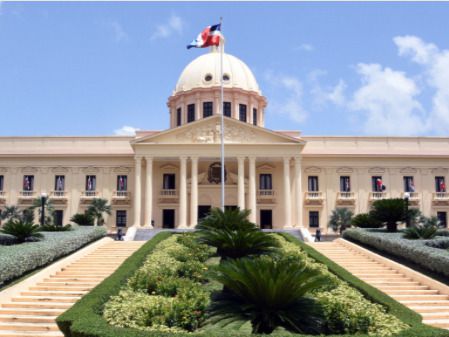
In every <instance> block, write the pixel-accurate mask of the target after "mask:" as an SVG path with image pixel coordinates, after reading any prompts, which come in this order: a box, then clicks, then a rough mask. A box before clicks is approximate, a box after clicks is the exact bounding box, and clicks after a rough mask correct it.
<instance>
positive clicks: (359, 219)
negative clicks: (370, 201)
mask: <svg viewBox="0 0 449 337" xmlns="http://www.w3.org/2000/svg"><path fill="white" fill-rule="evenodd" d="M351 225H352V226H354V227H359V228H381V227H383V226H384V225H383V223H382V222H381V221H379V220H376V219H374V218H373V217H372V216H371V215H370V214H369V213H360V214H357V215H356V216H355V217H353V218H352V221H351Z"/></svg>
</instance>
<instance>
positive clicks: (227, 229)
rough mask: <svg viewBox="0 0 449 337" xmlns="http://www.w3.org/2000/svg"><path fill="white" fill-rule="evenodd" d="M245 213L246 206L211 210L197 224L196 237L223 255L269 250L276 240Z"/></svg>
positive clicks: (273, 246) (242, 255)
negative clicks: (252, 221) (243, 207)
mask: <svg viewBox="0 0 449 337" xmlns="http://www.w3.org/2000/svg"><path fill="white" fill-rule="evenodd" d="M248 215H249V211H248V210H243V211H240V210H238V209H236V210H225V211H224V212H223V211H222V210H220V209H214V210H212V212H211V213H210V215H209V216H207V217H206V218H205V219H204V220H203V221H202V222H200V224H199V225H198V226H197V237H198V241H199V242H200V243H203V244H206V245H209V246H212V247H215V248H217V254H218V255H219V256H220V257H221V258H223V259H227V258H231V259H237V258H241V257H245V256H249V255H259V254H267V253H270V252H272V251H273V250H274V248H276V247H278V243H277V241H276V240H275V239H274V238H273V237H271V236H270V235H268V234H266V233H263V232H261V231H260V230H259V229H258V228H257V227H256V225H255V224H253V223H251V222H250V221H249V220H248V219H247V217H248Z"/></svg>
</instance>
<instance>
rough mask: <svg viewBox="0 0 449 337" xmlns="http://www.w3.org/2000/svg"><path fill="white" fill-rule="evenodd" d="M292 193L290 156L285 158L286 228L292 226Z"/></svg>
mask: <svg viewBox="0 0 449 337" xmlns="http://www.w3.org/2000/svg"><path fill="white" fill-rule="evenodd" d="M291 205H292V203H291V193H290V158H284V218H285V219H284V220H285V225H284V228H289V227H291V226H292V207H291Z"/></svg>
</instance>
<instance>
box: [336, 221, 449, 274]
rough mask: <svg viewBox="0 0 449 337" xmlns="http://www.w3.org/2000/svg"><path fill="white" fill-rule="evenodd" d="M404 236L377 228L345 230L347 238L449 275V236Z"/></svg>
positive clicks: (344, 235) (344, 233)
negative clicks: (412, 238) (420, 237)
mask: <svg viewBox="0 0 449 337" xmlns="http://www.w3.org/2000/svg"><path fill="white" fill-rule="evenodd" d="M438 235H440V233H439V234H438ZM402 236H403V233H401V232H398V233H387V232H385V231H382V230H376V229H358V228H351V229H347V230H346V231H344V232H343V237H344V238H345V239H348V240H350V241H355V242H359V243H362V244H365V245H367V246H370V247H373V248H375V249H377V250H379V251H383V252H386V253H389V254H392V255H394V256H397V257H400V258H404V259H406V260H408V261H410V262H412V263H415V264H417V265H419V266H421V267H423V268H424V269H427V270H430V271H432V272H436V273H439V274H441V275H445V276H449V252H448V251H447V250H446V249H444V248H447V247H449V238H447V237H444V236H436V237H435V238H434V239H430V240H409V239H404V238H403V237H402ZM436 247H439V248H436ZM440 248H441V249H440Z"/></svg>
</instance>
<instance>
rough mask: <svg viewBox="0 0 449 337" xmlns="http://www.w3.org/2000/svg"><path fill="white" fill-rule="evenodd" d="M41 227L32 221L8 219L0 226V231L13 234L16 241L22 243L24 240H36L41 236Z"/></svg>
mask: <svg viewBox="0 0 449 337" xmlns="http://www.w3.org/2000/svg"><path fill="white" fill-rule="evenodd" d="M40 231H41V228H40V227H39V226H38V225H33V224H32V223H27V222H23V221H20V220H9V221H8V222H7V223H5V224H4V225H3V227H2V228H0V233H3V234H8V235H11V236H13V237H14V238H15V239H16V241H17V243H23V242H25V241H27V240H28V241H33V240H34V241H36V240H39V239H41V238H43V235H42V233H40Z"/></svg>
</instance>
